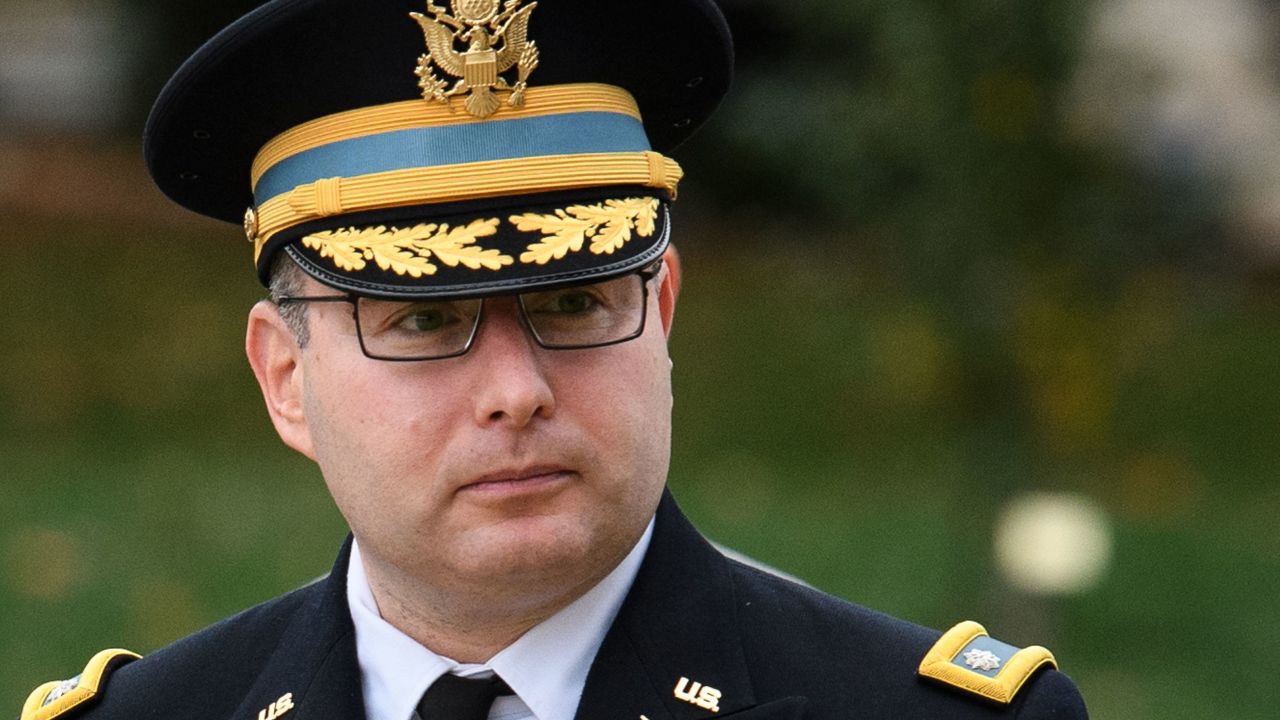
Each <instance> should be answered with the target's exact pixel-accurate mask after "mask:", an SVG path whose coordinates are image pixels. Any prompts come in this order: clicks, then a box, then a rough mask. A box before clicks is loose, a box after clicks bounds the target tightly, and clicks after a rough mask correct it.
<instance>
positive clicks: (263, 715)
mask: <svg viewBox="0 0 1280 720" xmlns="http://www.w3.org/2000/svg"><path fill="white" fill-rule="evenodd" d="M350 559H351V538H350V537H348V538H347V541H346V542H345V543H343V545H342V550H341V551H339V553H338V559H337V561H336V562H335V563H334V565H333V570H332V571H331V572H330V573H329V575H328V577H325V578H322V579H320V580H317V581H315V583H313V584H312V585H310V586H308V587H306V588H303V589H302V590H299V591H298V592H300V593H302V594H303V596H304V599H303V602H302V606H301V607H300V608H299V609H298V611H297V612H295V613H294V614H293V617H292V619H291V620H289V621H288V622H289V625H288V627H286V628H285V630H284V632H283V633H282V634H281V636H280V641H279V643H278V644H277V645H276V648H275V650H274V651H273V652H272V654H271V657H270V659H268V660H267V662H266V664H265V665H264V666H263V670H262V673H261V674H260V675H259V676H258V681H257V682H256V683H255V684H254V686H253V689H252V690H250V691H249V693H248V695H246V696H245V699H244V702H242V703H241V705H240V708H239V709H238V710H237V711H236V713H235V714H234V715H232V716H231V717H232V719H233V720H240V719H241V718H243V720H275V718H277V717H281V716H285V717H287V720H353V719H355V718H364V698H363V696H362V694H361V691H360V667H359V665H358V663H357V661H356V649H355V630H354V629H353V627H352V625H351V612H350V611H349V610H348V609H347V596H346V578H347V565H348V563H349V562H350ZM286 695H288V697H286ZM285 713H288V714H287V715H285Z"/></svg>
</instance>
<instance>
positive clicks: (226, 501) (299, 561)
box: [0, 0, 1280, 720]
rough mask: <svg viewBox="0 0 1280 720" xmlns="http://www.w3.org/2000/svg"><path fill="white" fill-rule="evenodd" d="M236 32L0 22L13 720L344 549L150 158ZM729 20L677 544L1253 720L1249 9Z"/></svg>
mask: <svg viewBox="0 0 1280 720" xmlns="http://www.w3.org/2000/svg"><path fill="white" fill-rule="evenodd" d="M547 1H552V0H547ZM250 4H252V3H249V2H247V1H246V0H222V1H221V2H217V1H213V0H210V1H209V2H204V3H200V4H199V5H197V6H189V7H188V6H184V7H183V8H182V9H181V12H175V11H174V8H173V7H172V6H171V5H169V4H167V3H162V2H159V0H131V1H123V0H122V1H119V2H111V1H109V0H103V1H102V2H97V3H92V4H89V5H87V6H86V5H85V4H80V3H70V2H62V1H51V0H40V1H38V2H37V1H35V0H2V1H0V218H2V222H0V279H2V281H3V282H2V284H0V287H2V288H3V296H2V297H0V299H2V300H3V312H2V313H0V328H3V330H4V337H5V338H6V341H5V342H4V343H3V344H0V473H2V474H3V488H4V492H3V498H4V504H3V506H0V513H2V514H0V637H3V638H4V640H3V653H0V698H5V701H4V702H6V703H8V704H9V706H10V707H14V708H16V707H17V706H18V705H19V704H20V703H21V701H22V699H23V698H24V697H25V694H26V692H27V691H28V690H29V689H30V688H32V687H34V685H35V684H37V683H38V682H41V681H44V680H48V679H53V678H62V677H67V676H70V675H72V674H74V673H75V672H77V671H78V670H79V668H80V667H81V666H82V665H83V663H84V662H85V660H86V659H87V658H88V657H89V655H90V654H91V653H92V652H94V651H96V650H97V649H100V648H102V647H107V646H123V647H129V648H132V649H135V650H138V651H140V652H146V651H149V650H152V649H155V648H156V647H159V646H160V645H163V644H165V643H167V642H169V641H171V640H173V639H175V638H177V637H179V636H181V635H184V634H186V633H188V632H190V631H192V630H194V629H197V628H199V627H201V626H203V625H205V624H207V623H209V622H212V621H214V620H216V619H217V618H220V617H222V616H225V615H227V614H230V613H232V612H235V611H236V610H238V609H241V608H243V607H246V606H248V605H250V604H253V603H256V602H259V601H261V600H263V599H266V598H268V597H271V596H273V595H275V594H278V593H280V592H282V591H285V590H287V589H290V588H292V587H295V586H297V585H299V584H301V583H303V582H305V581H307V580H309V579H310V578H313V577H315V576H316V575H319V574H320V573H322V572H325V571H326V570H327V568H328V565H329V563H330V562H331V561H332V555H333V552H334V550H335V548H336V547H337V545H338V543H339V542H340V541H341V539H342V537H343V535H344V533H345V528H344V525H343V522H342V519H341V518H340V517H339V515H338V514H337V512H336V511H335V510H334V508H333V507H332V505H331V503H330V501H329V499H328V496H327V494H326V493H325V490H324V488H323V485H322V483H321V481H320V479H319V477H318V474H317V473H316V471H315V469H314V468H313V467H311V466H310V465H309V464H308V463H307V462H306V461H304V460H303V459H301V458H298V457H295V456H293V455H292V454H291V453H290V452H289V451H287V450H286V449H285V448H284V447H283V446H282V445H281V444H279V442H278V441H277V440H276V438H275V436H274V432H273V430H272V429H271V426H270V424H269V422H268V420H267V418H266V414H265V412H264V411H263V409H262V407H261V400H260V398H259V396H258V392H257V388H256V386H255V384H254V382H253V379H252V376H251V374H250V372H249V369H248V367H247V364H246V363H245V362H244V360H243V357H242V353H241V350H240V347H241V343H242V333H243V324H244V316H245V313H246V311H247V309H248V308H249V306H250V305H251V304H252V303H253V302H254V301H255V300H256V299H257V298H258V297H260V296H261V290H260V288H258V287H257V285H256V284H255V281H254V279H253V276H252V272H251V267H250V259H249V249H248V247H247V246H246V245H244V243H243V240H242V239H240V238H241V237H242V236H241V234H240V231H239V230H238V229H237V228H234V227H231V226H223V225H220V224H217V223H213V222H210V221H206V220H203V219H201V218H197V217H194V216H191V215H189V214H186V213H184V212H183V211H182V210H180V209H178V208H176V207H172V206H170V205H169V204H168V203H167V201H166V200H164V199H163V198H162V197H160V196H159V194H158V193H157V192H156V191H154V190H153V189H152V188H151V186H150V184H149V182H148V180H147V179H146V176H145V171H144V170H143V168H142V164H141V159H140V157H139V155H140V153H139V147H138V146H139V142H138V136H139V135H140V126H141V122H142V119H143V118H144V117H145V113H146V110H147V107H148V103H149V102H150V99H151V98H152V97H154V94H155V92H156V91H157V89H158V87H159V84H160V83H162V82H163V80H164V78H165V77H167V75H168V74H169V73H170V72H171V71H172V69H173V68H174V67H175V66H176V65H177V63H178V62H180V60H181V58H182V57H184V56H185V55H186V54H187V53H188V52H189V51H190V50H191V49H193V47H194V46H195V45H196V44H197V43H198V42H200V41H201V40H202V39H204V38H205V37H207V36H209V35H210V34H212V33H213V32H214V31H216V30H217V29H218V28H219V27H221V26H222V25H223V24H225V23H226V22H227V21H229V20H230V19H232V18H234V17H235V16H237V15H238V14H239V13H240V12H241V11H242V10H244V9H245V8H246V7H247V6H248V5H250ZM724 6H725V9H726V12H727V14H728V15H729V18H730V21H731V23H732V24H733V26H734V28H735V33H736V36H737V41H738V45H739V47H738V52H739V55H738V79H737V83H736V86H735V89H734V90H733V92H732V94H731V96H730V97H729V99H728V100H727V101H726V102H725V105H724V107H723V108H722V110H721V112H720V113H719V114H718V116H717V117H716V118H715V119H714V120H713V121H712V123H711V124H710V125H709V126H708V127H706V128H705V129H704V130H703V131H701V132H700V133H699V134H698V135H697V136H696V137H695V139H694V140H693V141H691V142H690V143H689V144H688V145H687V146H686V147H684V148H682V149H681V151H679V152H678V153H677V156H678V157H679V159H680V160H681V162H682V164H683V165H684V166H685V168H686V171H687V172H688V180H687V181H686V183H685V184H684V185H683V186H682V188H681V199H680V202H679V203H678V204H677V215H676V223H677V225H676V228H677V229H676V233H677V235H676V237H677V243H678V244H679V246H680V248H681V250H682V253H683V257H684V261H685V278H686V282H685V287H684V292H683V295H682V297H681V300H680V308H679V313H678V315H677V322H676V327H675V334H674V337H673V339H672V355H673V357H674V360H675V383H676V392H677V404H676V417H675V425H676V430H675V433H676V440H675V449H674V453H675V457H674V458H673V468H672V477H671V484H672V486H673V487H674V488H675V490H676V493H677V496H678V497H679V498H680V499H681V502H682V504H683V505H684V506H685V509H686V510H687V511H688V512H689V513H690V515H692V516H693V518H694V519H695V521H697V523H698V524H699V526H700V527H701V528H702V529H703V530H704V531H705V532H706V533H707V534H709V535H710V536H711V537H712V538H714V539H716V540H718V541H720V542H722V543H725V544H727V545H729V546H732V547H734V548H736V549H738V550H740V551H743V552H746V553H748V554H751V555H753V556H755V557H757V558H759V559H761V560H763V561H765V562H768V563H771V564H773V565H776V566H778V567H780V568H782V569H785V570H787V571H789V572H791V573H793V574H796V575H798V576H800V577H802V578H804V579H805V580H807V581H808V582H810V583H812V584H814V585H817V586H818V587H821V588H823V589H826V590H828V591H831V592H834V593H836V594H838V595H841V596H843V597H846V598H848V599H850V600H853V601H856V602H859V603H863V604H866V605H870V606H873V607H876V608H879V609H882V610H885V611H887V612H890V613H893V614H896V615H899V616H902V617H906V618H908V619H911V620H914V621H917V622H920V623H923V624H927V625H932V626H935V627H946V626H949V625H950V624H952V623H953V622H955V621H957V620H960V619H964V618H972V619H977V620H980V621H981V622H984V623H985V624H986V625H987V627H988V628H989V629H990V630H992V632H993V634H996V635H998V636H1000V637H1002V638H1003V639H1006V640H1009V641H1011V642H1014V643H1018V644H1027V643H1032V642H1036V643H1042V644H1045V645H1048V646H1050V647H1051V648H1052V649H1053V650H1054V651H1055V653H1056V655H1057V656H1058V659H1059V661H1060V663H1061V665H1062V667H1063V669H1065V670H1066V671H1067V672H1068V673H1069V674H1071V675H1072V676H1073V677H1074V678H1075V679H1076V680H1077V681H1078V682H1079V684H1080V686H1081V688H1082V689H1083V691H1084V693H1085V696H1086V699H1087V700H1088V702H1089V705H1090V707H1091V710H1092V711H1093V715H1094V717H1098V718H1126V719H1128V720H1142V719H1144V718H1161V719H1166V718H1168V719H1173V718H1203V717H1230V718H1264V717H1266V718H1270V717H1274V708H1275V706H1276V705H1277V701H1278V700H1280V690H1277V689H1276V685H1275V680H1274V675H1275V670H1276V668H1277V667H1280V650H1278V648H1280V608H1278V607H1277V603H1276V601H1275V598H1276V597H1277V595H1280V572H1277V571H1278V570H1280V523H1277V522H1276V518H1278V517H1280V486H1278V485H1277V483H1276V482H1275V477H1276V468H1277V467H1280V450H1278V449H1277V444H1276V443H1275V442H1274V441H1273V438H1274V436H1275V435H1276V431H1277V428H1278V427H1280V382H1277V381H1278V380H1280V362H1277V360H1276V355H1277V352H1278V351H1280V157H1277V155H1278V154H1280V92H1278V87H1277V81H1276V79H1275V72H1274V68H1275V66H1276V62H1275V60H1276V47H1275V46H1276V42H1275V38H1276V37H1277V35H1276V30H1277V27H1280V25H1277V20H1278V19H1280V16H1278V15H1277V7H1278V6H1277V3H1275V2H1274V1H1272V0H1214V2H1212V3H1204V2H1190V1H1189V0H1094V1H1092V2H1088V1H1085V0H1041V2H1035V3H1028V2H1019V1H1014V0H953V2H950V3H936V2H921V1H918V0H893V1H892V2H890V1H889V0H878V1H871V0H795V1H794V2H790V3H768V2H764V0H726V2H725V3H724ZM547 60H548V61H549V59H547ZM1046 493H1047V494H1046ZM1037 498H1039V499H1041V500H1042V501H1043V500H1045V499H1046V498H1047V499H1048V500H1050V501H1054V502H1056V505H1054V507H1058V508H1059V511H1058V512H1057V513H1054V512H1049V511H1045V512H1047V513H1048V514H1034V513H1033V514H1031V515H1026V514H1019V512H1018V511H1016V509H1017V508H1024V509H1025V508H1026V507H1028V504H1027V503H1028V502H1030V501H1033V500H1035V499H1037ZM1043 504H1044V503H1041V505H1036V506H1035V507H1042V506H1043ZM1063 508H1065V510H1064V509H1063ZM1028 517H1029V518H1030V520H1029V521H1027V522H1023V523H1021V524H1019V523H1018V522H1015V520H1016V519H1017V518H1024V519H1025V518H1028ZM1028 525H1029V526H1030V528H1031V530H1032V531H1033V532H1032V533H1031V535H1030V536H1028V535H1027V534H1025V532H1026V527H1027V526H1028ZM1019 527H1021V528H1022V530H1021V531H1019V530H1018V528H1019ZM1001 528H1005V529H1006V530H1007V532H1005V531H1002V530H1001ZM1039 531H1043V533H1041V534H1043V535H1045V537H1044V538H1039V539H1037V538H1038V536H1037V532H1039ZM1001 538H1003V540H1002V539H1001ZM999 548H1003V550H1001V549H999ZM1019 558H1021V565H1019V562H1018V559H1019ZM1028 562H1029V563H1030V565H1031V569H1032V571H1033V572H1032V575H1031V576H1030V577H1028V576H1027V570H1026V566H1027V563H1028ZM1020 567H1021V568H1022V570H1019V568H1020ZM1054 568H1059V569H1062V568H1065V569H1062V570H1061V572H1058V573H1057V574H1056V575H1055V574H1054V573H1055V572H1057V571H1054ZM1072 568H1075V570H1076V571H1075V572H1074V573H1073V572H1071V570H1072ZM1039 570H1044V572H1042V573H1041V572H1039ZM1050 571H1053V572H1050ZM1055 577H1056V578H1057V580H1055V579H1054V578H1055ZM1037 578H1038V579H1037Z"/></svg>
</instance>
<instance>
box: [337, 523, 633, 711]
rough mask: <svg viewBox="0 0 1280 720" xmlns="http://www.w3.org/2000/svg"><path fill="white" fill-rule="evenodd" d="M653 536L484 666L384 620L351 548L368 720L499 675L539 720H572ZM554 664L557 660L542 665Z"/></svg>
mask: <svg viewBox="0 0 1280 720" xmlns="http://www.w3.org/2000/svg"><path fill="white" fill-rule="evenodd" d="M652 536H653V520H650V521H649V526H648V528H646V529H645V531H644V534H643V535H641V536H640V539H639V541H637V542H636V544H635V547H633V548H632V549H631V551H630V552H629V553H627V556H626V557H625V558H623V559H622V562H620V563H618V566H617V567H615V568H614V569H613V570H612V571H611V572H610V573H609V574H608V575H606V576H605V578H604V579H603V580H601V581H600V582H599V583H598V584H597V585H596V586H595V587H593V588H592V589H591V590H588V591H587V592H586V593H585V594H583V595H582V596H581V597H579V598H578V599H577V600H574V601H573V602H572V603H570V604H569V605H567V606H565V607H564V608H563V609H561V610H560V611H559V612H557V613H556V614H555V615H552V616H551V617H549V618H547V619H546V620H544V621H543V622H541V623H539V624H538V625H535V626H534V627H533V628H531V629H530V630H529V631H528V632H526V633H525V634H524V635H522V636H520V638H518V639H517V640H516V641H515V642H513V643H512V644H510V645H508V646H507V647H505V648H503V649H502V650H500V651H499V652H498V653H497V654H496V655H494V656H493V657H492V658H490V659H489V661H488V662H486V663H484V664H482V665H464V664H461V663H458V662H456V661H454V660H451V659H449V658H446V657H443V656H441V655H437V654H436V653H434V652H432V651H431V650H428V649H427V648H425V647H423V646H422V645H419V644H418V642H417V641H415V640H414V639H413V638H410V637H409V636H408V635H405V634H404V633H403V632H401V631H400V630H398V629H397V628H395V627H394V626H392V625H391V624H390V623H388V622H387V621H386V620H384V619H382V616H381V614H380V613H379V612H378V605H377V602H376V601H375V600H374V597H373V591H372V589H370V587H369V579H368V576H367V575H366V574H365V571H364V562H363V560H362V559H361V556H360V545H359V543H357V542H355V541H353V542H352V544H351V565H350V568H349V569H348V571H347V604H348V606H349V607H350V608H351V620H352V623H353V624H354V625H355V630H356V656H357V659H358V660H359V663H360V675H361V679H360V684H361V687H362V689H363V691H364V702H365V710H366V713H367V714H368V717H369V720H409V718H411V717H413V712H414V708H415V707H416V706H417V704H418V700H419V699H421V697H422V694H423V693H425V692H426V690H427V688H428V687H429V686H430V685H431V683H433V682H435V680H436V678H438V677H440V676H441V675H443V674H444V673H446V672H455V673H457V674H460V675H464V676H476V675H485V674H488V673H489V672H491V671H492V672H497V673H498V675H499V676H501V677H502V679H503V680H505V681H506V683H507V685H509V686H510V687H511V689H512V690H513V691H515V693H516V696H517V697H519V698H520V700H521V701H523V702H524V704H525V705H527V706H528V708H529V710H530V711H531V712H532V713H533V716H534V717H535V718H537V720H571V719H572V718H573V716H574V714H575V712H576V711H577V707H578V701H579V699H580V698H581V696H582V690H583V687H584V686H585V685H586V683H587V672H588V671H589V670H590V669H591V662H592V660H593V659H594V658H595V655H596V652H597V651H598V650H599V649H600V644H601V643H602V642H604V636H605V634H606V633H607V632H608V631H609V626H610V625H612V624H613V619H614V617H616V616H617V614H618V610H619V608H621V607H622V602H623V600H624V599H626V596H627V592H628V591H629V590H630V589H631V584H632V583H633V582H634V581H635V578H636V574H637V573H638V572H639V570H640V563H641V561H642V560H643V559H644V554H645V551H646V550H647V549H648V547H649V540H650V538H651V537H652ZM547 658H555V662H547Z"/></svg>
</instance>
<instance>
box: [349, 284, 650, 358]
mask: <svg viewBox="0 0 1280 720" xmlns="http://www.w3.org/2000/svg"><path fill="white" fill-rule="evenodd" d="M519 306H520V312H521V314H522V315H523V317H524V320H525V323H526V324H527V325H528V327H529V329H530V331H531V332H532V333H533V336H534V340H535V341H536V342H537V343H538V344H539V345H541V346H542V347H546V348H556V349H569V348H586V347H596V346H600V345H608V344H612V343H616V342H622V341H623V340H629V339H631V338H633V337H636V336H637V335H639V334H640V333H641V332H642V331H643V330H644V316H645V279H644V278H643V277H641V276H640V275H628V276H625V277H621V278H617V279H614V280H608V281H605V282H600V283H594V284H591V285H575V286H572V287H566V288H559V289H555V290H545V291H539V292H531V293H524V294H521V295H520V296H519ZM481 308H482V301H481V300H479V299H467V300H439V301H421V302H404V301H392V300H378V299H373V298H367V297H359V298H357V300H356V324H357V330H358V332H359V334H360V342H361V344H362V346H363V348H364V351H365V354H367V355H369V356H370V357H376V358H386V359H406V360H407V359H429V358H446V357H452V356H455V355H461V354H462V353H464V352H466V351H467V349H468V348H469V347H470V346H471V342H472V340H473V339H474V338H475V335H476V331H477V329H478V327H479V322H480V316H481Z"/></svg>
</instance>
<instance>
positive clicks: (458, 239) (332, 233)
mask: <svg viewBox="0 0 1280 720" xmlns="http://www.w3.org/2000/svg"><path fill="white" fill-rule="evenodd" d="M497 231H498V219H497V218H489V219H487V220H473V221H471V222H470V223H469V224H467V225H465V226H462V225H460V226H458V227H454V228H450V227H449V225H448V223H444V224H440V225H437V224H435V223H428V224H420V225H414V226H413V227H408V228H396V227H392V228H388V227H386V226H383V225H379V226H377V227H372V228H365V229H363V230H357V229H356V228H342V229H338V230H326V231H324V232H318V233H313V234H311V235H308V236H306V237H304V238H302V244H303V245H304V246H306V247H308V248H311V249H312V250H319V251H320V257H322V258H330V259H332V260H333V264H334V265H337V266H338V268H339V269H341V270H346V271H347V272H357V271H359V270H363V269H364V268H365V266H366V265H367V264H368V263H369V262H370V261H372V262H374V263H375V264H377V266H378V267H379V268H381V269H382V270H390V271H391V272H394V273H395V274H397V275H408V276H410V277H414V278H419V277H422V276H423V275H434V274H435V272H436V270H437V268H436V266H435V265H434V264H432V263H431V262H429V260H430V259H431V258H433V257H434V258H435V259H436V260H437V261H439V262H442V263H444V264H445V265H448V266H449V267H457V266H458V265H462V266H464V267H467V268H469V269H471V270H480V269H482V268H483V269H487V270H498V269H501V268H502V267H504V266H506V265H511V264H512V263H514V262H515V260H514V259H512V257H511V256H510V255H504V254H502V253H501V252H499V251H497V250H486V249H485V248H482V247H480V246H479V245H476V244H475V242H476V239H477V238H481V237H485V236H487V235H493V234H494V233H495V232H497Z"/></svg>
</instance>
